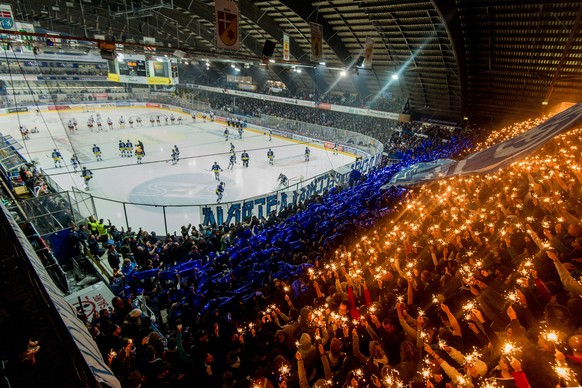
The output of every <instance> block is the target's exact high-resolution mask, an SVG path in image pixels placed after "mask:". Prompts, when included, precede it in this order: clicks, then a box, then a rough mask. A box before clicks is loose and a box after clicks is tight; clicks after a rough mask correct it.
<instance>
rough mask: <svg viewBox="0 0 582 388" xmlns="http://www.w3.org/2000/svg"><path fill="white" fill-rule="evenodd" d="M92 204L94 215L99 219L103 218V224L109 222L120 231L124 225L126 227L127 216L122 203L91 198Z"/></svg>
mask: <svg viewBox="0 0 582 388" xmlns="http://www.w3.org/2000/svg"><path fill="white" fill-rule="evenodd" d="M93 203H94V204H95V214H96V215H97V216H98V217H99V218H103V219H104V220H105V222H107V219H109V220H111V223H112V224H113V225H115V226H117V227H118V228H120V229H121V226H124V225H125V227H127V218H126V217H127V215H126V212H125V208H124V204H123V203H122V202H119V201H112V200H110V199H107V198H101V197H93ZM130 225H131V224H130Z"/></svg>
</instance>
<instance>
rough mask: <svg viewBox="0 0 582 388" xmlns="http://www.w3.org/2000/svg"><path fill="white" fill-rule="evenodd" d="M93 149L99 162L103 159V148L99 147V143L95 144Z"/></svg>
mask: <svg viewBox="0 0 582 388" xmlns="http://www.w3.org/2000/svg"><path fill="white" fill-rule="evenodd" d="M92 151H93V155H95V158H96V159H97V161H98V162H100V161H102V160H103V159H102V158H101V148H99V146H98V145H97V144H93V149H92Z"/></svg>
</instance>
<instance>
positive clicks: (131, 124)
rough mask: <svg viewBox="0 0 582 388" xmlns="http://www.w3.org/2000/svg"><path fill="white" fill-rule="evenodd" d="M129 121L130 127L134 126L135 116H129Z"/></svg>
mask: <svg viewBox="0 0 582 388" xmlns="http://www.w3.org/2000/svg"><path fill="white" fill-rule="evenodd" d="M127 122H128V123H129V128H133V118H132V117H131V116H129V119H127Z"/></svg>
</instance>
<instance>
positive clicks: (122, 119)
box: [119, 116, 125, 128]
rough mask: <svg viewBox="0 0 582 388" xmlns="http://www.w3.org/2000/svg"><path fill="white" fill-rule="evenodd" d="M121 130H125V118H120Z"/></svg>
mask: <svg viewBox="0 0 582 388" xmlns="http://www.w3.org/2000/svg"><path fill="white" fill-rule="evenodd" d="M119 128H125V119H124V118H123V116H121V117H120V118H119Z"/></svg>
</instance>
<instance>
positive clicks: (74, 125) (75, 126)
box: [73, 117, 77, 131]
mask: <svg viewBox="0 0 582 388" xmlns="http://www.w3.org/2000/svg"><path fill="white" fill-rule="evenodd" d="M73 127H74V128H75V131H76V130H77V119H76V118H74V117H73Z"/></svg>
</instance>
